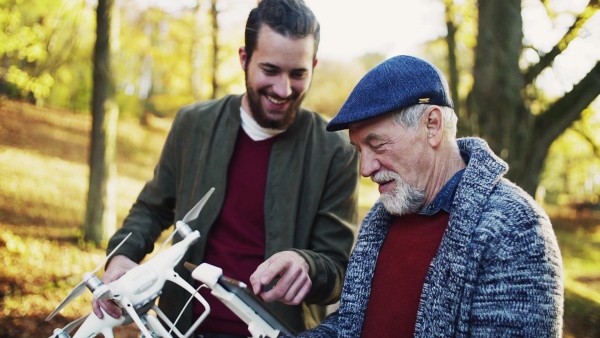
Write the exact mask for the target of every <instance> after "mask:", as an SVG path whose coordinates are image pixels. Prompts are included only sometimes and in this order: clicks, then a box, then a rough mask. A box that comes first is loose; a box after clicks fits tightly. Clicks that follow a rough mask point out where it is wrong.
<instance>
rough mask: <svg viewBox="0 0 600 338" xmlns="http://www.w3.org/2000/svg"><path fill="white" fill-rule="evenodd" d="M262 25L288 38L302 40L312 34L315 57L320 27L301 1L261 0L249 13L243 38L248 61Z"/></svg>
mask: <svg viewBox="0 0 600 338" xmlns="http://www.w3.org/2000/svg"><path fill="white" fill-rule="evenodd" d="M262 24H266V25H267V26H269V27H270V28H271V29H273V30H274V31H275V32H277V33H278V34H281V35H283V36H286V37H290V38H295V39H297V38H304V37H307V36H309V35H311V34H312V35H313V36H314V38H315V56H316V55H317V49H318V47H319V40H320V31H321V26H320V25H319V22H318V21H317V18H316V17H315V15H314V13H313V12H312V11H311V10H310V8H308V6H306V4H305V3H304V1H303V0H262V1H260V2H259V3H258V6H257V7H256V8H254V9H253V10H252V11H250V15H249V16H248V21H247V22H246V37H245V44H246V55H247V59H248V61H250V59H251V58H252V54H253V52H254V50H255V49H256V44H257V42H258V33H259V31H260V28H261V26H262Z"/></svg>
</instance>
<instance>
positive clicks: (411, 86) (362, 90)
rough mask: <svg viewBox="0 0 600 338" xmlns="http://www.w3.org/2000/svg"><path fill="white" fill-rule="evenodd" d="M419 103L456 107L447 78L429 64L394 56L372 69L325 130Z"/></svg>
mask: <svg viewBox="0 0 600 338" xmlns="http://www.w3.org/2000/svg"><path fill="white" fill-rule="evenodd" d="M419 103H426V104H433V105H438V106H447V107H451V108H453V107H454V104H453V103H452V98H451V97H450V93H449V91H448V81H447V80H446V77H445V76H444V74H443V73H442V72H441V71H440V70H439V69H437V68H436V67H435V66H434V65H432V64H430V63H429V62H427V61H424V60H421V59H419V58H416V57H413V56H407V55H399V56H395V57H393V58H390V59H387V60H385V61H383V62H382V63H380V64H379V65H377V66H376V67H375V68H373V69H371V70H370V71H369V72H368V73H367V74H366V75H365V76H364V77H363V78H362V79H361V80H360V81H359V82H358V84H357V85H356V87H354V89H353V90H352V93H350V96H348V99H346V102H344V105H343V106H342V108H341V109H340V111H339V112H338V113H337V115H336V116H335V117H334V118H333V120H331V121H330V122H329V123H328V124H327V128H326V129H327V131H336V130H342V129H348V126H349V125H350V124H352V123H355V122H359V121H363V120H367V119H370V118H373V117H377V116H380V115H383V114H387V113H390V112H392V111H397V110H399V109H401V108H405V107H408V106H412V105H415V104H419Z"/></svg>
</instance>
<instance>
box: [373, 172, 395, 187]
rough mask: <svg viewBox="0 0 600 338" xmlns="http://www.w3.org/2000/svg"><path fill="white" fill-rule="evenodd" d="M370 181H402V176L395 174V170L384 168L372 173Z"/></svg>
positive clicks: (379, 182)
mask: <svg viewBox="0 0 600 338" xmlns="http://www.w3.org/2000/svg"><path fill="white" fill-rule="evenodd" d="M371 181H373V182H375V183H378V184H381V183H386V182H389V181H398V182H402V178H401V177H400V175H398V174H396V173H395V172H392V171H387V170H385V171H378V172H377V173H375V174H374V175H371Z"/></svg>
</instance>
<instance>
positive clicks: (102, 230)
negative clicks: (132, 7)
mask: <svg viewBox="0 0 600 338" xmlns="http://www.w3.org/2000/svg"><path fill="white" fill-rule="evenodd" d="M113 4H114V1H113V0H98V7H97V9H96V12H97V20H96V44H95V47H94V62H93V63H94V71H93V79H94V88H93V95H92V109H91V110H92V134H91V138H90V140H91V147H90V180H89V182H90V184H89V190H88V198H87V207H86V213H85V221H84V226H83V231H84V240H85V241H89V242H94V243H95V244H96V245H100V244H101V243H102V241H103V240H106V239H108V238H109V237H110V236H111V235H112V234H113V233H114V232H115V230H116V222H117V218H116V191H115V187H114V182H113V180H114V178H115V176H116V168H115V163H114V159H115V151H116V138H117V135H116V132H117V119H118V115H119V108H118V107H117V104H116V102H115V85H114V80H113V74H112V70H111V50H110V36H111V29H110V27H111V11H112V8H113Z"/></svg>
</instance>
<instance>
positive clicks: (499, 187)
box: [299, 138, 564, 338]
mask: <svg viewBox="0 0 600 338" xmlns="http://www.w3.org/2000/svg"><path fill="white" fill-rule="evenodd" d="M457 142H458V145H459V148H460V150H462V151H465V152H467V153H469V154H470V161H469V163H468V165H467V168H466V170H465V172H464V174H463V176H462V179H461V181H460V183H459V185H458V188H457V191H456V195H455V198H454V201H453V203H452V210H451V213H450V221H449V225H448V228H447V229H446V232H445V234H444V237H443V239H442V242H441V244H440V248H439V250H438V252H437V254H436V256H435V257H434V259H433V261H432V263H431V265H430V267H429V271H428V273H427V276H426V279H425V284H424V285H423V291H422V293H421V300H420V304H419V308H418V312H417V322H416V328H415V337H536V338H539V337H560V336H561V335H562V316H563V301H564V295H563V293H564V288H563V275H562V260H561V256H560V251H559V248H558V245H557V242H556V237H555V235H554V232H553V230H552V225H551V224H550V220H549V219H548V216H547V215H546V213H545V212H544V211H543V210H542V209H541V208H540V206H539V205H538V204H537V203H536V202H535V201H534V200H533V199H532V198H531V197H530V196H529V195H528V194H526V193H525V192H524V191H523V190H522V189H520V188H519V187H517V186H516V185H514V184H512V183H511V182H509V181H508V180H506V179H505V178H502V176H503V175H504V174H505V173H506V171H507V170H508V165H507V164H506V163H505V162H504V161H502V160H501V159H499V158H498V157H496V156H495V155H494V154H493V153H492V151H491V150H490V149H489V147H488V145H487V143H485V141H483V140H481V139H478V138H463V139H459V140H458V141H457ZM390 219H391V215H390V214H389V213H388V212H386V210H385V209H384V208H383V206H382V205H381V203H380V202H378V203H376V204H375V206H373V208H372V209H371V210H370V211H369V213H368V214H367V216H366V217H365V219H364V221H363V223H362V227H361V230H360V232H359V236H358V240H357V243H356V246H355V248H354V251H353V253H352V256H351V258H350V263H349V266H348V271H347V274H346V278H345V281H344V286H343V291H342V298H341V301H340V307H339V309H338V310H337V311H336V312H334V313H332V314H331V315H330V316H328V317H327V318H326V319H325V320H324V322H323V323H322V324H321V325H319V326H317V327H316V328H314V329H312V330H309V331H306V332H304V333H301V334H300V335H299V337H360V336H361V334H362V336H363V337H369V333H368V332H364V333H363V332H362V327H363V322H364V314H365V311H366V308H367V304H368V301H369V295H370V288H371V281H372V278H373V272H374V270H375V266H376V262H377V255H378V253H379V249H380V248H381V245H382V243H383V240H384V239H385V236H386V234H387V230H388V227H389V224H390ZM398 259H402V257H398ZM407 273H410V271H407ZM389 292H402V290H390V291H389ZM389 306H396V304H389Z"/></svg>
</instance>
